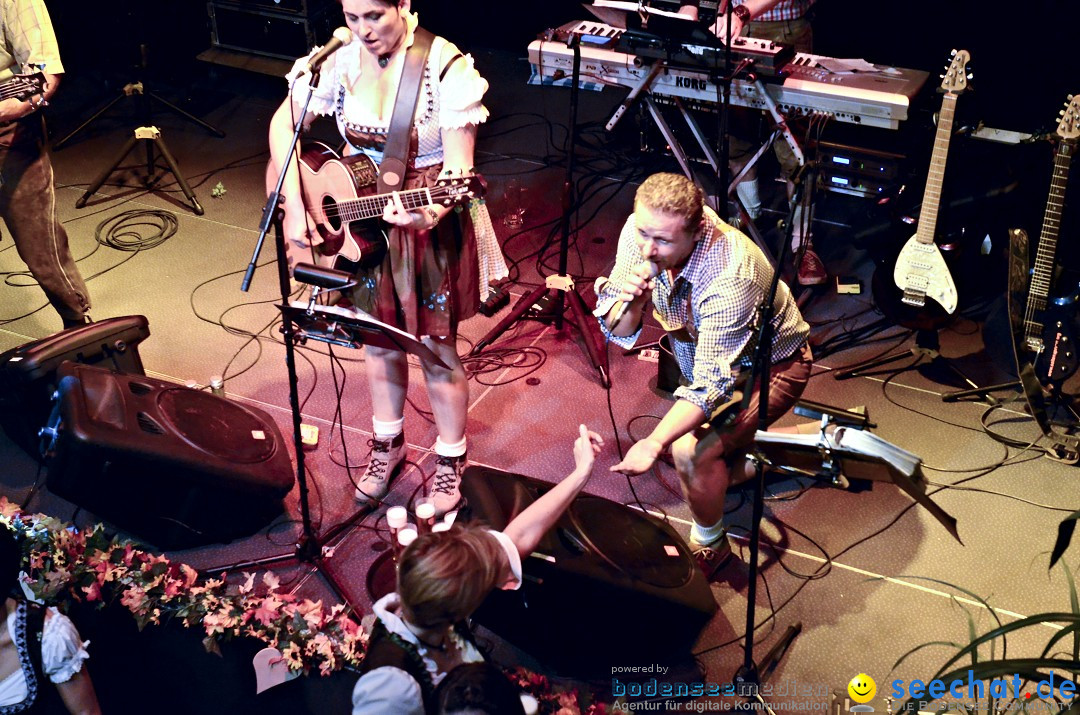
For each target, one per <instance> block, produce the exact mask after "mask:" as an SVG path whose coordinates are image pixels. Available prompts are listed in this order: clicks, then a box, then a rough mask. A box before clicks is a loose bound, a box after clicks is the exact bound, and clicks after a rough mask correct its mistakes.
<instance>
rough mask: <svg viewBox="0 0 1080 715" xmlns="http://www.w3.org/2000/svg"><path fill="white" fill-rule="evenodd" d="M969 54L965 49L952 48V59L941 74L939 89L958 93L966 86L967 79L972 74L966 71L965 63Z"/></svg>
mask: <svg viewBox="0 0 1080 715" xmlns="http://www.w3.org/2000/svg"><path fill="white" fill-rule="evenodd" d="M970 61H971V54H970V53H968V51H967V50H953V51H952V61H951V62H949V66H948V67H946V68H945V74H943V75H941V80H942V81H941V89H942V90H943V91H945V92H951V93H952V94H960V93H961V92H963V91H964V90H965V89H967V88H968V80H969V79H971V78H972V77H973V76H974V75H972V74H971V73H970V72H968V68H967V64H968V62H970Z"/></svg>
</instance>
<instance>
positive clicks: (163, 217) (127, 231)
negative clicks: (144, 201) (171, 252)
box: [94, 209, 179, 253]
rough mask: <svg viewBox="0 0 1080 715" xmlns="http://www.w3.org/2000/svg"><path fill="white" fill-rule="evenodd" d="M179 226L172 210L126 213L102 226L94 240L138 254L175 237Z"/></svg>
mask: <svg viewBox="0 0 1080 715" xmlns="http://www.w3.org/2000/svg"><path fill="white" fill-rule="evenodd" d="M178 226H179V221H177V218H176V214H174V213H173V212H172V211H161V210H157V209H150V210H133V211H123V212H121V213H118V214H116V215H115V216H112V217H110V218H107V219H105V220H104V221H102V222H101V223H99V224H98V226H97V228H96V229H94V240H96V241H97V242H98V243H99V244H101V245H102V246H108V247H109V248H115V249H116V250H118V251H127V252H130V253H137V252H139V251H145V250H147V249H150V248H156V247H158V246H160V245H161V244H163V243H165V241H167V240H169V239H170V238H172V237H173V236H174V235H176V230H177V228H178Z"/></svg>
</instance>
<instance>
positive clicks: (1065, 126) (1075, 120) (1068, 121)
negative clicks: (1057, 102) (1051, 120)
mask: <svg viewBox="0 0 1080 715" xmlns="http://www.w3.org/2000/svg"><path fill="white" fill-rule="evenodd" d="M1058 116H1059V117H1060V119H1059V120H1058V125H1057V135H1058V136H1059V137H1061V138H1062V139H1064V140H1066V141H1074V140H1075V139H1076V138H1077V137H1080V97H1074V96H1073V95H1071V94H1070V95H1069V99H1068V100H1067V101H1066V102H1065V109H1062V110H1061V111H1060V112H1058Z"/></svg>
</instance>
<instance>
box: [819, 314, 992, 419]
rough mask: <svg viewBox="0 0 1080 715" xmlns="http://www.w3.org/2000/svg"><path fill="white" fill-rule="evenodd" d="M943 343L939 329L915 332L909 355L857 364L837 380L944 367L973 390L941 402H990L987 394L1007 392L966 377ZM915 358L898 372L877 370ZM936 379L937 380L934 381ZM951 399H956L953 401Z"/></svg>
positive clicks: (893, 356) (961, 392)
mask: <svg viewBox="0 0 1080 715" xmlns="http://www.w3.org/2000/svg"><path fill="white" fill-rule="evenodd" d="M940 350H941V344H940V341H939V340H938V334H937V331H936V330H916V331H915V345H913V346H912V347H911V349H910V350H908V351H907V352H901V353H893V354H892V355H884V356H882V357H878V358H874V359H872V360H867V361H865V362H861V363H858V364H855V365H852V366H851V367H849V368H848V369H846V370H840V371H838V372H837V373H836V379H837V380H848V379H851V378H853V377H867V376H870V375H880V374H884V373H890V372H891V373H893V374H899V373H901V372H906V371H908V370H914V369H918V368H920V367H925V368H939V369H940V368H944V369H945V370H948V371H949V372H951V373H952V374H953V375H954V376H956V377H958V378H959V379H960V380H961V381H963V382H964V383H966V384H968V385H970V386H971V387H970V389H966V390H962V391H960V392H957V393H946V394H944V395H942V396H941V399H942V400H943V401H945V402H953V401H955V400H956V399H959V397H958V396H966V395H974V394H983V395H984V396H985V397H987V399H993V398H991V397H990V396H989V395H986V394H985V393H987V392H992V391H995V390H998V389H1003V387H1002V386H1001V385H994V386H991V387H980V386H979V385H977V384H976V383H975V382H974V381H973V380H972V379H971V378H969V377H968V376H967V375H965V374H964V372H963V371H962V370H961V369H960V368H958V367H957V366H956V365H954V364H953V362H952V361H951V360H950V359H949V358H946V357H943V356H942V355H941V352H940ZM912 357H913V358H915V360H914V361H913V362H911V363H910V364H908V365H905V366H904V367H902V368H899V369H897V370H878V369H877V368H881V367H884V366H885V365H891V364H892V363H894V362H898V361H900V360H904V359H906V358H912ZM931 379H933V378H931ZM950 396H951V397H952V399H949V398H950Z"/></svg>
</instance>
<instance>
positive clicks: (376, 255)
mask: <svg viewBox="0 0 1080 715" xmlns="http://www.w3.org/2000/svg"><path fill="white" fill-rule="evenodd" d="M299 164H300V186H301V187H302V191H303V194H304V205H305V206H306V207H307V210H308V213H309V214H310V215H311V218H312V220H313V221H314V222H315V227H316V231H317V232H318V234H319V235H318V237H317V238H316V239H315V241H313V242H312V243H313V248H314V251H315V262H316V263H318V264H319V265H322V266H324V267H330V268H333V267H335V265H336V264H338V261H339V259H345V260H346V261H349V262H351V263H352V264H353V265H354V266H359V267H363V268H371V267H373V266H377V265H378V264H379V263H381V262H382V260H383V257H384V256H385V255H386V249H387V239H386V234H385V232H384V231H383V228H382V224H381V222H380V221H379V220H378V219H379V217H381V216H382V214H383V208H384V207H385V206H386V202H387V201H388V200H390V198H391V197H392V194H376V193H375V186H376V182H377V181H378V177H379V170H378V167H376V166H375V162H373V161H372V160H371V159H369V158H368V157H367V156H365V155H364V154H356V155H353V156H348V157H344V158H342V157H341V156H339V155H338V153H337V152H336V151H334V150H333V149H331V148H330V147H328V146H327V145H325V144H323V143H321V142H305V143H304V144H303V146H302V147H301V148H300V159H299ZM279 171H280V167H276V166H274V165H273V162H272V161H271V162H270V164H269V165H267V167H266V187H267V189H266V190H267V192H270V191H273V190H274V187H275V186H276V184H277V177H278V172H279ZM486 188H487V184H486V183H485V182H484V179H483V177H481V176H480V175H479V174H473V175H470V176H454V177H446V178H442V179H439V180H438V181H436V182H435V185H434V186H431V187H429V188H421V189H407V190H403V191H399V192H397V193H398V195H399V196H400V197H401V203H402V204H403V205H404V206H405V208H406V210H411V209H419V208H424V207H425V206H453V205H455V204H457V203H460V202H463V201H468V200H470V199H474V198H479V197H480V196H483V194H484V191H485V190H486ZM285 253H286V260H287V261H288V266H289V271H290V273H291V272H292V268H293V266H295V265H296V264H297V263H298V262H301V261H308V262H310V261H311V260H312V256H311V249H310V248H309V247H308V246H307V245H299V244H296V243H294V242H293V241H286V242H285Z"/></svg>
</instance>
